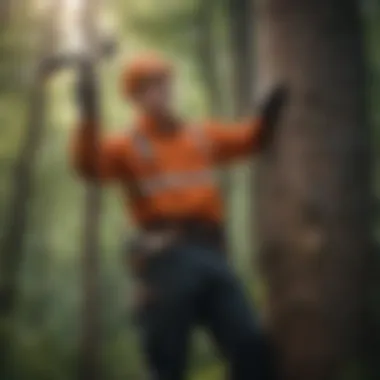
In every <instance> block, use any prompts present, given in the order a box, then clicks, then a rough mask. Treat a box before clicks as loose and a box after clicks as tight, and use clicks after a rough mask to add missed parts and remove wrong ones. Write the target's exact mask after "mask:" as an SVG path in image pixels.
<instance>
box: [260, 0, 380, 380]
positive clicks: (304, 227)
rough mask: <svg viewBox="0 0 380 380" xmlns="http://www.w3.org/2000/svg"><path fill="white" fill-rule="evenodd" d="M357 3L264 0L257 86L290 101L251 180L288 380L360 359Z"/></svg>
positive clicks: (323, 375)
mask: <svg viewBox="0 0 380 380" xmlns="http://www.w3.org/2000/svg"><path fill="white" fill-rule="evenodd" d="M357 3H358V2H357V1H355V0H288V1H282V0H266V1H261V2H260V4H259V7H258V44H259V46H258V65H259V67H258V68H259V70H258V78H259V79H260V85H261V86H260V87H261V88H264V87H267V86H268V85H270V84H272V83H273V82H275V81H282V80H283V81H286V83H288V84H289V85H290V89H291V102H290V104H289V107H288V109H287V111H286V113H285V115H284V119H283V121H282V123H281V125H280V128H281V129H280V133H279V136H278V140H277V141H276V145H275V146H274V147H273V151H272V152H271V153H268V155H267V156H266V157H263V160H262V163H261V168H260V173H259V189H258V195H259V210H258V217H259V236H260V238H261V242H262V250H261V258H262V269H263V273H264V275H265V276H266V280H267V282H268V288H269V289H268V292H269V294H268V309H269V315H270V317H271V326H272V328H273V332H274V335H275V338H276V341H277V344H278V348H279V352H280V354H281V357H282V360H283V362H282V365H283V370H284V373H285V375H286V377H285V378H289V379H297V380H298V379H300V380H301V379H302V380H303V379H307V380H313V379H315V380H326V379H329V378H333V376H334V375H335V372H336V370H338V369H340V368H341V367H342V365H343V363H347V362H346V360H347V361H348V360H349V359H352V358H355V357H357V355H361V354H362V348H363V345H362V343H363V340H362V338H363V327H364V326H365V321H364V319H363V318H364V310H365V302H366V286H367V283H368V282H367V281H368V278H367V277H368V276H369V273H370V268H369V264H370V258H371V255H372V252H373V250H372V241H371V202H372V199H371V195H370V193H371V192H370V182H371V178H370V172H371V171H370V135H369V126H368V122H367V116H366V104H365V89H364V82H365V77H364V74H365V68H364V58H363V46H362V30H361V25H360V19H359V10H358V4H357Z"/></svg>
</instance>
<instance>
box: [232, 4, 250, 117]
mask: <svg viewBox="0 0 380 380" xmlns="http://www.w3.org/2000/svg"><path fill="white" fill-rule="evenodd" d="M228 14H229V24H230V43H231V52H232V54H231V55H232V60H233V62H232V68H233V73H234V75H233V94H234V110H235V111H234V113H235V116H242V115H245V114H246V113H247V112H249V108H250V107H251V106H252V92H253V75H254V69H253V67H254V65H253V46H252V31H253V28H252V22H253V6H252V1H251V0H228Z"/></svg>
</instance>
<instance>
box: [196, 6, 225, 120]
mask: <svg viewBox="0 0 380 380" xmlns="http://www.w3.org/2000/svg"><path fill="white" fill-rule="evenodd" d="M215 5H216V4H215V2H213V1H211V0H210V1H203V0H201V1H200V3H199V9H198V12H197V14H196V17H197V20H196V21H197V25H198V36H197V37H198V41H197V42H198V52H197V55H198V60H199V68H200V73H201V78H202V81H203V83H204V86H205V89H206V93H207V95H208V101H209V103H210V109H211V113H212V115H213V116H215V115H219V113H220V112H221V111H222V109H223V98H222V92H221V86H220V83H219V76H218V71H219V67H218V64H217V62H218V61H217V59H216V58H217V57H216V54H215V53H216V51H215V48H214V47H215V41H214V30H213V26H214V22H213V21H214V20H213V15H214V8H215Z"/></svg>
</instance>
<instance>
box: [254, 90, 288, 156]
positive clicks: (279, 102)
mask: <svg viewBox="0 0 380 380" xmlns="http://www.w3.org/2000/svg"><path fill="white" fill-rule="evenodd" d="M288 100H289V90H288V88H287V87H286V86H284V85H279V86H277V87H275V88H274V89H273V90H272V91H271V93H270V94H269V95H268V96H267V97H266V98H265V100H264V102H263V104H262V105H261V107H260V109H259V115H260V117H261V119H262V120H263V123H264V127H263V130H262V132H261V136H260V145H261V148H262V149H266V148H268V147H269V146H271V145H272V142H273V139H274V136H275V134H276V129H277V126H278V121H279V119H280V117H281V114H282V111H283V110H284V108H285V106H286V104H287V102H288Z"/></svg>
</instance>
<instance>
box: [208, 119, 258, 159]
mask: <svg viewBox="0 0 380 380" xmlns="http://www.w3.org/2000/svg"><path fill="white" fill-rule="evenodd" d="M262 130H263V122H262V120H261V119H260V118H256V119H252V120H249V121H246V122H242V123H236V124H231V125H225V124H222V123H219V122H211V123H208V124H206V128H205V131H206V134H207V137H208V139H209V141H210V143H211V147H212V155H213V158H214V160H215V162H216V163H228V162H230V161H232V160H234V159H239V158H244V157H246V156H248V155H250V154H254V153H256V152H257V151H258V150H259V149H260V139H261V136H262Z"/></svg>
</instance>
